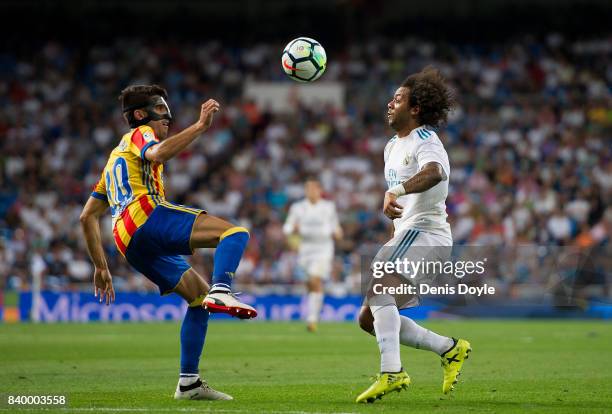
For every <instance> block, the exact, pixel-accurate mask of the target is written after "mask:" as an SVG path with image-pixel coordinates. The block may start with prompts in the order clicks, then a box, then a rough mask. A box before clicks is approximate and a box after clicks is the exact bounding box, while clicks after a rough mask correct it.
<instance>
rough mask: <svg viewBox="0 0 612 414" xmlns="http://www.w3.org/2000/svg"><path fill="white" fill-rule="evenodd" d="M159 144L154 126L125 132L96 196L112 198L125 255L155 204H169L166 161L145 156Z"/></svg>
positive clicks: (119, 242) (117, 233)
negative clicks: (162, 161) (167, 200)
mask: <svg viewBox="0 0 612 414" xmlns="http://www.w3.org/2000/svg"><path fill="white" fill-rule="evenodd" d="M157 143H159V140H158V139H157V137H156V136H155V132H153V129H152V128H151V127H149V126H147V125H143V126H139V127H138V128H134V129H132V130H131V131H130V132H128V133H127V134H125V135H124V136H123V137H122V138H121V141H120V142H119V145H117V146H116V147H115V148H114V149H113V151H112V152H111V154H110V157H109V158H108V162H107V163H106V166H105V167H104V170H103V171H102V176H101V177H100V180H99V181H98V183H97V184H96V185H95V186H94V190H93V192H92V193H91V196H92V197H95V198H98V199H101V200H105V201H108V204H109V206H110V209H111V213H112V216H113V221H112V222H113V237H114V239H115V244H116V245H117V248H118V249H119V251H120V252H121V254H123V255H125V251H126V250H127V246H128V244H129V243H130V240H131V239H132V236H133V235H134V233H135V232H136V230H137V229H138V228H139V227H140V226H142V225H143V224H144V223H145V222H146V221H147V219H148V218H149V216H150V215H151V213H152V212H153V210H154V209H155V207H156V206H157V205H159V204H166V203H167V202H166V201H165V191H164V181H163V177H162V174H163V169H164V166H163V164H159V163H153V162H150V161H148V160H147V159H146V158H145V152H146V150H147V149H148V148H149V147H151V146H152V145H155V144H157Z"/></svg>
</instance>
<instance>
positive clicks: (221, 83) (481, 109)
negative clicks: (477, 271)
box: [0, 34, 612, 293]
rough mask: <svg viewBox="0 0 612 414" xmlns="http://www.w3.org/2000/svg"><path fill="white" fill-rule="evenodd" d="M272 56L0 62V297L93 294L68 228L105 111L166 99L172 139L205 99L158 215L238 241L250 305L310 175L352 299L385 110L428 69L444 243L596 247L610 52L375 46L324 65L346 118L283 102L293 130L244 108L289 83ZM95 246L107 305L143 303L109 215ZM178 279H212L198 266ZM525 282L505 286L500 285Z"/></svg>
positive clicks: (210, 48)
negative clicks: (202, 219)
mask: <svg viewBox="0 0 612 414" xmlns="http://www.w3.org/2000/svg"><path fill="white" fill-rule="evenodd" d="M279 50H282V45H255V46H252V47H249V48H244V49H236V48H227V47H224V46H223V45H221V44H220V43H216V42H209V43H205V44H189V43H181V44H180V45H178V44H174V43H172V42H170V43H168V44H160V43H155V44H146V43H143V42H142V41H140V40H126V39H122V40H121V41H120V42H119V41H117V42H116V43H110V44H108V45H104V46H103V45H100V46H97V47H91V48H89V49H87V50H82V49H79V48H75V47H71V46H70V45H65V44H58V43H47V44H46V45H44V47H42V48H40V49H39V50H38V51H37V52H36V53H33V54H32V53H30V54H28V55H27V56H19V55H11V54H6V53H2V54H0V73H1V78H0V275H1V276H2V277H0V280H1V281H2V282H0V285H1V284H2V283H5V284H6V285H8V287H10V288H17V289H18V288H22V287H26V286H28V285H29V284H30V283H31V281H32V275H33V274H39V275H41V276H42V280H43V283H44V286H45V287H47V288H50V289H57V288H66V287H73V288H86V289H89V288H90V284H89V283H90V279H91V275H92V265H91V264H90V261H89V258H88V257H87V253H86V250H85V246H84V240H83V238H82V237H81V233H80V225H79V220H78V219H79V214H80V211H81V208H82V205H83V203H84V201H85V199H86V198H87V196H88V195H89V193H90V191H91V188H92V186H93V184H94V183H95V182H96V181H97V180H98V178H99V174H100V172H101V170H102V168H103V166H104V164H105V162H106V159H107V156H108V154H109V152H110V151H111V150H112V148H113V147H114V146H115V145H116V143H117V141H118V139H119V138H120V137H121V136H122V135H123V134H124V133H125V132H126V124H125V122H124V120H123V119H122V115H121V112H120V108H119V105H118V101H117V96H118V94H119V91H120V90H121V89H122V88H123V87H125V86H126V85H127V84H130V83H159V84H161V85H163V86H164V87H166V88H167V89H168V91H169V93H170V99H169V103H170V105H171V107H172V111H173V113H174V115H175V121H174V123H173V127H172V130H173V131H178V130H180V129H181V128H183V127H185V126H187V125H189V124H190V123H191V122H193V121H194V120H195V119H196V116H197V110H198V109H199V103H200V102H201V101H202V99H203V98H205V97H214V98H216V99H217V100H219V101H220V102H221V103H222V105H223V108H222V112H220V114H219V116H218V117H217V118H216V119H215V121H214V124H213V128H212V129H211V130H210V131H209V132H207V133H206V134H205V135H204V136H203V137H201V138H200V139H199V140H198V141H197V142H196V143H195V144H194V145H192V146H191V147H190V148H189V150H188V151H187V152H185V153H183V154H181V155H180V156H179V157H178V158H177V159H174V160H172V161H170V162H169V163H168V164H167V165H166V169H165V184H166V187H167V192H168V194H169V195H168V199H169V200H170V201H173V202H178V203H182V204H186V205H193V206H198V207H202V208H205V209H206V210H207V211H209V212H210V213H212V214H215V215H220V216H223V217H227V218H229V219H231V220H234V221H236V222H239V223H241V224H242V225H245V226H246V227H248V228H249V229H250V231H251V241H250V243H249V246H248V249H247V251H246V253H245V257H244V259H243V261H242V263H241V265H240V268H239V271H238V280H239V281H240V282H241V284H243V285H246V288H247V289H250V290H251V291H256V290H258V289H266V290H268V291H270V290H276V289H279V290H285V289H286V288H287V287H288V286H289V287H290V286H293V285H296V283H295V282H296V281H297V280H298V278H297V276H296V258H295V252H294V250H291V248H290V246H292V245H293V241H292V240H289V241H287V240H285V238H284V235H283V233H282V229H281V227H282V223H283V220H284V218H285V215H286V213H287V210H288V206H289V204H290V203H291V202H292V201H294V200H296V199H298V198H300V197H301V196H302V195H303V189H302V183H303V179H304V177H305V176H306V175H308V174H312V173H315V174H318V175H319V177H320V179H321V182H322V184H323V187H324V190H325V193H326V196H327V197H328V198H331V199H333V200H334V201H335V202H336V205H337V207H338V210H339V214H340V218H341V223H342V226H343V229H344V233H345V235H344V239H343V240H342V241H341V242H339V243H338V244H337V252H336V255H337V257H336V262H335V266H334V271H333V277H332V280H331V282H330V286H329V288H330V290H332V292H338V293H342V292H346V291H354V290H355V289H356V288H357V287H358V285H359V278H360V276H359V275H360V266H361V257H362V255H364V254H367V253H368V252H370V251H371V250H372V249H375V248H376V247H377V246H380V245H381V244H383V243H384V242H385V241H386V240H388V238H389V235H390V231H391V223H390V222H389V220H388V219H386V218H385V217H384V216H383V215H382V212H381V205H382V193H383V190H384V188H385V187H384V186H385V183H384V178H383V173H382V171H383V160H382V150H383V147H384V145H385V144H386V142H387V140H388V139H389V137H390V136H391V135H392V132H391V131H390V130H389V129H388V128H387V127H386V125H385V118H384V114H385V112H386V103H387V101H388V100H389V99H390V97H391V95H392V92H393V91H394V89H395V88H396V87H397V85H398V84H399V83H400V82H401V81H402V80H403V78H404V77H405V76H406V75H407V74H410V73H412V72H416V71H418V70H420V69H421V68H422V67H424V66H425V65H427V64H433V65H434V66H436V67H438V68H439V69H440V70H441V71H442V73H443V74H444V75H445V76H446V77H447V79H448V80H449V81H450V82H451V84H452V85H453V86H454V88H455V89H456V90H457V93H458V97H459V103H460V105H459V107H458V108H457V110H456V111H455V112H454V113H453V114H452V116H451V118H450V119H449V122H448V124H447V126H446V127H445V128H443V129H442V130H441V131H439V133H440V135H441V137H442V138H443V141H444V142H445V145H446V148H447V151H448V153H449V157H450V160H451V167H452V172H451V186H450V191H449V199H448V201H447V206H448V213H449V220H450V222H451V224H452V228H453V236H454V239H455V242H456V243H460V244H472V245H486V246H504V247H506V248H513V247H516V246H523V247H524V246H532V247H535V246H538V245H559V246H579V247H582V248H589V247H595V246H607V245H609V240H610V234H611V232H612V207H610V199H611V194H612V191H611V189H612V162H611V158H612V151H611V148H612V146H611V145H610V141H611V132H612V106H611V105H610V104H611V102H612V94H611V93H612V62H611V61H610V57H611V56H612V38H610V37H608V38H600V39H591V40H588V41H585V40H583V41H569V40H566V39H563V37H561V36H559V35H554V34H551V35H550V36H548V37H546V38H544V39H540V40H535V39H532V38H529V37H525V38H522V39H518V40H516V39H515V40H514V41H508V43H507V44H499V45H494V46H484V45H449V44H434V43H429V42H426V41H423V40H421V39H415V38H408V39H405V40H402V41H393V42H389V41H385V39H375V40H373V41H371V42H370V43H367V44H363V45H354V46H352V47H351V48H349V49H347V50H345V51H343V52H342V53H334V52H333V51H331V50H328V56H329V67H328V69H327V73H326V74H325V75H324V77H323V79H322V80H323V81H337V82H341V83H342V84H343V85H344V86H345V88H346V104H345V107H344V108H334V107H331V106H324V105H319V106H313V107H307V106H304V105H301V104H300V103H299V102H297V103H296V104H295V106H294V107H293V108H291V112H290V113H287V114H272V113H269V112H267V111H266V110H265V109H264V108H259V107H257V106H256V105H255V104H254V103H253V102H251V101H249V100H246V99H244V98H243V97H242V85H243V82H244V81H245V80H277V81H285V82H291V81H290V80H287V79H285V75H284V74H282V72H281V70H280V65H279V64H278V63H277V62H278V61H279V59H278V56H277V55H278V51H279ZM102 230H103V236H104V237H103V238H104V243H105V247H106V252H107V255H108V258H109V265H110V269H111V272H112V274H113V276H114V280H115V285H116V288H117V289H119V290H122V289H123V290H139V289H151V287H152V285H150V284H149V283H148V282H147V281H146V279H145V278H143V277H140V276H137V273H136V272H135V271H133V270H132V269H131V268H130V267H129V265H128V264H127V262H125V260H124V259H123V258H122V257H121V256H120V254H119V253H118V252H117V251H116V249H115V247H114V245H113V241H112V237H111V223H110V214H109V215H108V216H106V217H105V218H104V220H103V222H102ZM534 250H536V249H534ZM192 262H193V263H194V266H195V267H196V268H197V269H199V270H201V271H202V272H204V273H206V274H210V266H211V264H212V260H211V252H206V251H204V252H200V253H198V254H197V255H196V256H194V257H193V259H192ZM530 266H531V268H530V269H531V270H530V271H531V273H530V271H529V270H528V271H527V274H528V275H529V274H535V273H536V272H534V270H536V269H537V266H538V264H537V261H533V262H532V263H531V264H530ZM524 275H525V271H524V270H522V271H518V270H517V271H516V272H515V271H509V273H508V274H505V275H503V278H505V279H506V281H507V282H508V283H510V284H511V283H512V282H513V281H515V280H519V279H520V278H521V277H523V278H524ZM527 278H529V276H528V277H527ZM595 283H599V284H602V285H603V284H605V283H607V284H608V285H609V284H610V281H609V280H608V281H607V282H606V281H605V277H604V278H603V279H601V278H599V279H597V281H596V282H595ZM0 287H1V286H0Z"/></svg>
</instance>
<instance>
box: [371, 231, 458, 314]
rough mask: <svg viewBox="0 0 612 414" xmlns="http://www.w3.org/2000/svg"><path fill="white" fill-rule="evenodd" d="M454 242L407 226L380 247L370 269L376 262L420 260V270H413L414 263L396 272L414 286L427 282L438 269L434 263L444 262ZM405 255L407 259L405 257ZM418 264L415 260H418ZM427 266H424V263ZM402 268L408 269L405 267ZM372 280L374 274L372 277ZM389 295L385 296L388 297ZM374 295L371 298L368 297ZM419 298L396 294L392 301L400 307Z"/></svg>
mask: <svg viewBox="0 0 612 414" xmlns="http://www.w3.org/2000/svg"><path fill="white" fill-rule="evenodd" d="M452 246H453V241H452V239H450V238H448V237H445V236H440V235H437V234H432V233H427V232H424V231H421V230H417V229H406V230H405V231H403V232H401V233H399V234H397V235H395V236H394V237H393V238H392V239H391V240H389V241H388V242H387V243H385V245H384V246H383V247H381V248H380V250H379V251H378V253H376V256H375V257H374V260H372V264H371V270H373V269H375V267H374V266H375V264H376V262H383V263H386V262H394V263H395V262H397V261H398V260H399V261H400V262H406V261H407V262H408V263H417V262H421V266H422V267H421V268H420V269H422V270H420V271H413V270H414V268H413V267H408V268H404V267H403V266H402V267H400V271H398V272H396V274H399V275H401V276H402V278H401V281H402V283H404V282H409V283H410V284H412V285H414V286H418V285H419V284H422V283H430V282H433V280H434V279H435V278H436V276H437V275H438V273H436V270H438V269H437V268H436V267H435V266H434V265H433V263H438V265H439V264H440V262H444V261H445V260H448V259H449V258H450V255H451V248H452ZM404 259H406V260H404ZM417 264H418V263H417ZM426 265H427V266H428V267H427V270H425V266H426ZM404 270H407V272H406V271H404ZM372 280H374V278H372ZM388 298H389V297H387V299H388ZM371 299H374V298H371ZM369 301H370V304H374V302H376V301H375V300H374V301H373V300H369ZM419 302H420V298H419V296H418V295H414V296H412V297H406V296H402V297H399V296H398V297H396V298H395V304H397V306H398V307H399V308H400V309H404V308H409V307H414V306H417V305H418V304H419ZM375 304H376V305H379V304H380V305H388V304H390V303H375Z"/></svg>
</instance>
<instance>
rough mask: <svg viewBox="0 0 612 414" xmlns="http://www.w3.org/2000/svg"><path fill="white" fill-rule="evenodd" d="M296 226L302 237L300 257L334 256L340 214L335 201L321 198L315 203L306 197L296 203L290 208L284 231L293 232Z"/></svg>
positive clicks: (286, 232)
mask: <svg viewBox="0 0 612 414" xmlns="http://www.w3.org/2000/svg"><path fill="white" fill-rule="evenodd" d="M296 226H297V228H298V234H299V235H300V237H301V239H302V240H301V242H300V247H299V251H298V253H299V255H300V257H308V256H315V257H317V258H319V257H320V258H332V257H333V255H334V240H333V235H334V232H335V231H336V229H337V228H338V214H337V213H336V206H335V205H334V203H333V202H331V201H329V200H322V199H321V200H319V201H317V202H316V203H314V204H313V203H311V202H310V201H308V199H304V200H301V201H298V202H296V203H294V204H293V205H292V206H291V208H289V215H288V216H287V221H286V222H285V225H284V226H283V232H284V233H285V234H291V233H293V232H294V230H295V228H296Z"/></svg>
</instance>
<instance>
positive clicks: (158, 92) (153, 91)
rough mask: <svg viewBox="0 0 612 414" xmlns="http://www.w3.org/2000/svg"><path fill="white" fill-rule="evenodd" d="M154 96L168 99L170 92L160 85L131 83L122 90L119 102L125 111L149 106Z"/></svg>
mask: <svg viewBox="0 0 612 414" xmlns="http://www.w3.org/2000/svg"><path fill="white" fill-rule="evenodd" d="M152 96H161V97H162V98H164V99H168V92H166V90H165V89H164V88H162V87H161V86H159V85H130V86H128V87H127V88H125V89H124V90H122V91H121V95H119V102H121V108H122V110H123V111H125V110H127V109H130V110H132V109H138V108H143V107H145V106H147V105H148V104H149V102H150V98H151V97H152Z"/></svg>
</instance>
